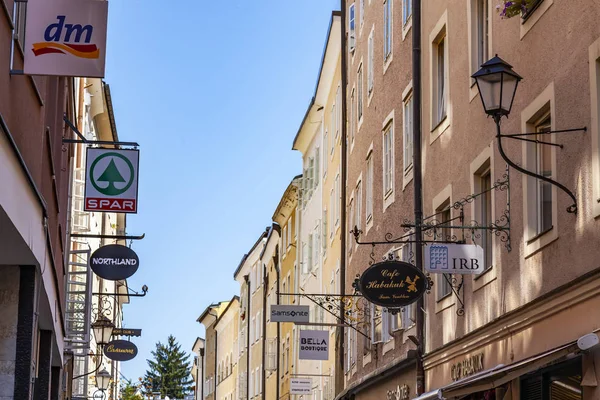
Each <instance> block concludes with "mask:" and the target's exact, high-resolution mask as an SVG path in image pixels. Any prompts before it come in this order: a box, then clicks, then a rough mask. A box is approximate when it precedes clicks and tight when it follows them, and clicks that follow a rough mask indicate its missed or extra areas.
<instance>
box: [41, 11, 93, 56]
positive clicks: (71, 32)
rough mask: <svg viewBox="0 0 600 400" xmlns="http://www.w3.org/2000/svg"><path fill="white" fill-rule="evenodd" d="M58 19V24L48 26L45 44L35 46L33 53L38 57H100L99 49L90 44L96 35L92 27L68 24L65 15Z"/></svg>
mask: <svg viewBox="0 0 600 400" xmlns="http://www.w3.org/2000/svg"><path fill="white" fill-rule="evenodd" d="M56 18H57V19H58V22H55V23H53V24H50V25H48V27H47V28H46V30H45V31H44V40H45V42H39V43H34V44H33V53H34V54H35V55H36V57H37V56H41V55H43V54H52V53H58V54H67V53H69V54H71V55H73V56H75V57H80V58H98V57H100V50H99V49H98V47H97V46H96V45H95V44H89V43H90V41H91V40H92V34H93V33H94V27H93V26H92V25H84V26H82V25H80V24H66V23H65V20H66V17H65V16H64V15H58V16H57V17H56ZM82 40H83V43H82ZM61 42H62V43H61Z"/></svg>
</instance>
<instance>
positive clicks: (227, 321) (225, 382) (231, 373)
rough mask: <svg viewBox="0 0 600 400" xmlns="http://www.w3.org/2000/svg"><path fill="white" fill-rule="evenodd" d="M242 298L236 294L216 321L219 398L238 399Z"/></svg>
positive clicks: (217, 388)
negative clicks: (238, 352)
mask: <svg viewBox="0 0 600 400" xmlns="http://www.w3.org/2000/svg"><path fill="white" fill-rule="evenodd" d="M239 316H240V299H239V297H238V296H234V297H233V298H232V299H231V300H230V301H229V303H228V304H227V307H225V309H224V310H223V312H222V313H221V315H220V316H219V319H218V320H217V321H216V322H215V327H214V329H215V332H216V338H217V340H216V342H217V344H216V350H217V351H216V356H215V359H216V363H217V387H216V398H217V400H234V399H237V397H236V395H237V385H238V373H237V372H238V371H237V369H238V361H237V357H236V353H237V351H238V336H237V333H238V329H239V328H238V322H239Z"/></svg>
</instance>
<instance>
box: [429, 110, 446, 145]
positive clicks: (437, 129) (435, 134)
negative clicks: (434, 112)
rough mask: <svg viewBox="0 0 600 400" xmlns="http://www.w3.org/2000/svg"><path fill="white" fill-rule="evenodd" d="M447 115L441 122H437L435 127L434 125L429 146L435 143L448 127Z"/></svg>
mask: <svg viewBox="0 0 600 400" xmlns="http://www.w3.org/2000/svg"><path fill="white" fill-rule="evenodd" d="M448 114H449V113H446V116H445V117H444V118H442V120H441V121H440V122H438V123H437V125H435V126H434V127H433V129H432V130H431V138H430V142H429V143H430V144H432V143H433V142H435V141H436V140H437V138H439V137H440V136H442V134H443V133H444V132H446V131H447V130H448V128H449V127H450V116H449V115H448Z"/></svg>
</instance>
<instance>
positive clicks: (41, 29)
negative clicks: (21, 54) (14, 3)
mask: <svg viewBox="0 0 600 400" xmlns="http://www.w3.org/2000/svg"><path fill="white" fill-rule="evenodd" d="M107 20H108V2H107V1H98V0H51V1H49V0H28V1H27V24H26V27H25V49H24V50H25V62H24V67H23V72H24V73H25V74H28V75H58V76H80V77H90V78H92V77H96V78H103V77H104V60H105V57H106V25H107Z"/></svg>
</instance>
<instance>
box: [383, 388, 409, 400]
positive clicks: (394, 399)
mask: <svg viewBox="0 0 600 400" xmlns="http://www.w3.org/2000/svg"><path fill="white" fill-rule="evenodd" d="M409 398H410V388H409V387H408V385H406V384H405V385H398V386H397V387H396V389H394V390H388V391H387V400H408V399H409Z"/></svg>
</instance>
